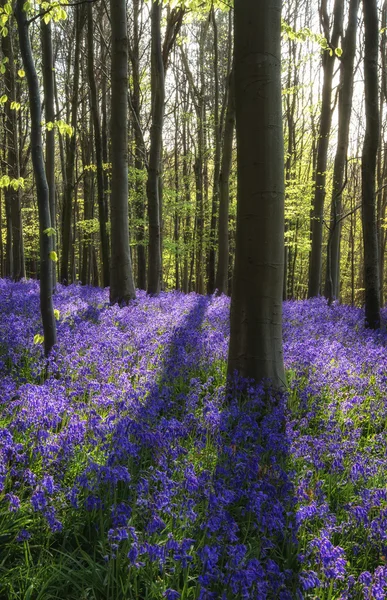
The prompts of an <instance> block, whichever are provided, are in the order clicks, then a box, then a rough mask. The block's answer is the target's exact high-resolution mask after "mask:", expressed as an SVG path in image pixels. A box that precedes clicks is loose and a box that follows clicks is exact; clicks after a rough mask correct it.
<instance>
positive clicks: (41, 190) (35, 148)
mask: <svg viewBox="0 0 387 600" xmlns="http://www.w3.org/2000/svg"><path fill="white" fill-rule="evenodd" d="M15 15H16V20H17V24H18V31H19V44H20V52H21V56H22V60H23V65H24V70H25V72H26V77H27V83H28V93H29V108H30V116H31V157H32V164H33V169H34V175H35V181H36V193H37V202H38V211H39V236H40V310H41V314H42V322H43V332H44V350H45V354H46V356H48V354H49V353H50V351H51V349H52V347H53V346H54V344H55V343H56V324H55V317H54V309H53V303H52V266H51V263H52V257H51V256H50V253H51V252H52V236H50V235H47V230H48V229H50V228H51V217H50V196H49V189H48V184H47V179H46V173H45V170H44V159H43V148H42V125H41V102H40V90H39V79H38V76H37V74H36V69H35V64H34V60H33V55H32V49H31V44H30V38H29V33H28V22H27V15H26V12H25V11H24V0H17V3H16V9H15Z"/></svg>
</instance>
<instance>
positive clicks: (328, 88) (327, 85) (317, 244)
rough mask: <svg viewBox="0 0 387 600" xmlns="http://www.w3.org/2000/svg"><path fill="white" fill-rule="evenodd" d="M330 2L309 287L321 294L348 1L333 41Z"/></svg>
mask: <svg viewBox="0 0 387 600" xmlns="http://www.w3.org/2000/svg"><path fill="white" fill-rule="evenodd" d="M326 4H327V2H326V0H323V1H322V7H321V10H320V14H321V21H322V26H323V29H324V31H325V37H326V39H327V41H328V43H329V46H330V48H331V52H329V51H328V50H323V60H322V62H323V69H324V84H323V92H322V104H321V121H320V133H319V142H318V151H317V169H316V179H315V183H316V188H315V195H314V203H313V216H312V223H311V231H312V250H311V256H310V267H309V289H308V296H309V298H312V297H313V296H318V295H319V293H320V283H321V263H322V240H323V218H324V202H325V194H326V190H325V184H326V171H327V163H328V147H329V137H330V133H331V126H332V107H331V101H332V82H333V68H334V64H335V59H336V54H335V50H336V48H337V46H338V43H339V40H340V36H341V35H342V29H343V18H344V0H335V4H334V9H333V18H334V21H333V31H332V37H331V39H330V40H329V16H328V12H327V6H326Z"/></svg>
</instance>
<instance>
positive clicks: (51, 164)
mask: <svg viewBox="0 0 387 600" xmlns="http://www.w3.org/2000/svg"><path fill="white" fill-rule="evenodd" d="M41 36H42V59H43V87H44V110H45V118H46V124H47V123H52V124H53V123H54V121H55V108H54V105H55V94H54V58H53V52H52V35H51V21H49V22H48V23H47V24H46V23H45V22H44V20H43V19H42V21H41ZM46 176H47V183H48V190H49V196H50V200H49V201H50V217H51V224H52V227H53V229H55V230H56V192H55V128H54V127H52V128H51V127H48V128H46ZM56 246H57V245H56V233H55V234H54V235H53V236H52V248H53V250H54V251H56V249H57V248H56ZM52 285H53V289H55V286H56V263H54V262H53V263H52Z"/></svg>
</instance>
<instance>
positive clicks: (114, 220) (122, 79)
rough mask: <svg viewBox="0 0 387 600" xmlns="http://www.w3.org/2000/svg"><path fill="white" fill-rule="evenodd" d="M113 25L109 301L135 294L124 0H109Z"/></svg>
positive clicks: (126, 300) (121, 301)
mask: <svg viewBox="0 0 387 600" xmlns="http://www.w3.org/2000/svg"><path fill="white" fill-rule="evenodd" d="M110 11H111V12H110V14H111V26H112V100H111V103H112V114H111V141H112V143H111V147H112V184H111V186H112V192H111V199H110V207H111V228H112V229H111V232H112V235H111V244H112V257H111V272H110V275H111V276H110V302H111V303H112V304H115V303H118V304H120V305H121V304H128V303H129V301H130V300H132V299H133V298H135V297H136V291H135V288H134V283H133V274H132V263H131V256H130V247H129V215H128V37H127V36H128V34H127V15H126V1H125V0H110Z"/></svg>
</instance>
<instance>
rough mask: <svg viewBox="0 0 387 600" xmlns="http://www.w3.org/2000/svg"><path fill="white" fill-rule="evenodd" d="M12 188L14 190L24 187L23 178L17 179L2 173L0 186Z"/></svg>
mask: <svg viewBox="0 0 387 600" xmlns="http://www.w3.org/2000/svg"><path fill="white" fill-rule="evenodd" d="M9 187H11V188H13V189H14V190H23V189H24V179H23V177H19V178H18V179H11V178H10V177H9V176H8V175H2V177H0V188H9Z"/></svg>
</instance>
